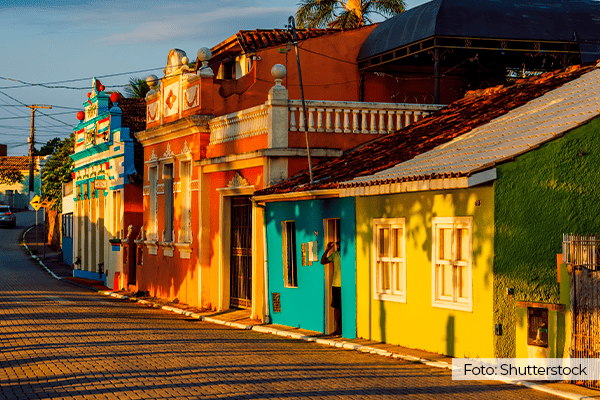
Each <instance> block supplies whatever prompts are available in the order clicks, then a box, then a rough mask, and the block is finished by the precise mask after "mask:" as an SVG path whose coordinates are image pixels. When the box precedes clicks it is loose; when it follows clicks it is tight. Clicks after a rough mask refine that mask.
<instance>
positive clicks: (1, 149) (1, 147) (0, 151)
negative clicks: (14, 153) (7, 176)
mask: <svg viewBox="0 0 600 400" xmlns="http://www.w3.org/2000/svg"><path fill="white" fill-rule="evenodd" d="M6 154H7V153H6V145H5V144H0V157H6Z"/></svg>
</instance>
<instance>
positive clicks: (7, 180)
mask: <svg viewBox="0 0 600 400" xmlns="http://www.w3.org/2000/svg"><path fill="white" fill-rule="evenodd" d="M22 180H23V173H22V172H21V170H19V169H18V168H16V167H14V166H8V165H0V185H14V184H15V183H18V182H21V181H22Z"/></svg>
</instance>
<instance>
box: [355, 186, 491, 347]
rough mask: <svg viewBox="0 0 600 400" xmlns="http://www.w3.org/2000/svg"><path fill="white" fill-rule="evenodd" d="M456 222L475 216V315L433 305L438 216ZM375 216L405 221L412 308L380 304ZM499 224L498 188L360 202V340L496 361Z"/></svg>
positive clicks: (408, 298) (408, 291)
mask: <svg viewBox="0 0 600 400" xmlns="http://www.w3.org/2000/svg"><path fill="white" fill-rule="evenodd" d="M477 201H479V202H480V203H476V202H477ZM476 204H479V206H477V205H476ZM453 216H472V218H473V227H472V230H473V232H472V240H473V244H472V248H473V252H472V271H473V275H472V291H473V306H472V312H469V311H460V310H451V309H447V308H438V307H434V306H432V290H433V289H432V287H433V281H432V279H433V277H432V218H434V217H453ZM374 218H405V223H406V225H405V226H406V303H401V302H393V301H381V300H378V299H375V298H374V295H373V290H374V289H373V219H374ZM493 223H494V199H493V189H492V188H491V186H483V187H478V188H472V189H461V190H449V191H445V192H442V191H431V192H417V193H404V194H395V195H385V196H366V197H358V198H357V199H356V254H357V257H356V265H357V273H356V280H357V282H358V285H357V327H358V329H357V332H358V336H359V337H362V338H366V339H371V340H377V341H383V342H386V343H391V344H399V345H402V346H406V347H410V348H417V349H423V350H427V351H432V352H436V353H441V354H448V355H453V356H456V357H463V356H469V357H492V355H493V347H492V344H493V334H494V325H493V320H492V282H493V277H492V262H493V240H494V237H493V235H494V232H493V227H494V225H493Z"/></svg>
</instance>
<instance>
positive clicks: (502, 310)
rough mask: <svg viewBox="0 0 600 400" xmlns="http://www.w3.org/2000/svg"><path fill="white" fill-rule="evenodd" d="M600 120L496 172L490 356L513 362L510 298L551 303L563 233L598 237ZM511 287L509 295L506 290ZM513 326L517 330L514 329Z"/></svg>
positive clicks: (555, 297) (555, 296) (556, 297)
mask: <svg viewBox="0 0 600 400" xmlns="http://www.w3.org/2000/svg"><path fill="white" fill-rule="evenodd" d="M599 131H600V119H596V120H594V121H591V122H589V123H588V124H586V125H584V126H582V127H579V128H577V129H575V130H574V131H572V132H569V133H567V134H566V135H565V136H564V137H562V138H560V139H557V140H554V141H552V142H549V143H547V144H545V145H543V146H541V147H540V148H539V149H536V150H534V151H531V152H529V153H526V154H524V155H523V156H520V157H518V158H517V159H516V160H515V161H513V162H510V163H507V164H504V165H500V166H498V167H497V172H498V178H497V180H496V182H495V184H494V198H495V212H494V214H495V232H496V235H495V240H494V246H495V248H494V252H495V260H494V321H495V322H497V323H501V324H502V325H503V335H502V336H497V337H496V338H495V352H496V354H495V355H496V356H497V357H515V355H516V353H517V351H516V346H521V345H522V343H520V342H517V335H516V332H517V327H518V328H519V329H521V328H523V326H522V325H523V323H526V320H525V321H524V320H523V319H522V318H521V319H518V318H517V312H516V308H515V302H516V301H517V300H524V301H536V302H543V303H558V302H559V285H558V281H557V266H556V254H558V253H560V252H562V234H563V233H578V234H585V233H598V232H600V218H598V216H599V215H600V185H599V182H600V136H599V133H600V132H599ZM507 288H514V290H515V294H514V296H507V295H506V289H507ZM517 325H519V326H517Z"/></svg>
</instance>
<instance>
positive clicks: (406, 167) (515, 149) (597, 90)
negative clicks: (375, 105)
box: [343, 69, 600, 186]
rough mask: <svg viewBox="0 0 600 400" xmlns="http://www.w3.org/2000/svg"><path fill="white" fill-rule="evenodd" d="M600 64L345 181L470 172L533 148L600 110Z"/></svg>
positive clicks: (371, 181) (372, 181) (354, 183)
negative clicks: (408, 156)
mask: <svg viewBox="0 0 600 400" xmlns="http://www.w3.org/2000/svg"><path fill="white" fill-rule="evenodd" d="M599 84H600V69H594V70H593V71H591V72H590V73H588V74H586V75H584V76H582V77H581V78H579V79H576V80H573V81H571V82H568V83H566V84H565V85H563V86H561V87H559V88H557V89H555V90H553V91H551V92H548V93H546V94H545V95H543V96H541V97H538V98H537V99H534V100H532V101H530V102H528V103H527V104H525V105H523V106H521V107H518V108H515V109H513V110H511V111H509V112H508V113H506V114H505V115H503V116H501V117H499V118H496V119H494V120H492V121H490V122H489V123H487V124H484V125H481V126H479V127H477V128H475V129H473V130H471V131H470V132H468V133H465V134H463V135H461V136H458V137H456V138H455V139H453V140H451V141H450V142H448V143H445V144H442V145H440V146H437V147H436V148H434V149H432V150H430V151H428V152H425V153H422V154H419V155H418V156H416V157H415V158H413V159H411V160H408V161H406V162H403V163H400V164H398V165H396V166H394V167H392V168H389V169H386V170H383V171H380V172H377V173H375V174H373V175H368V176H362V177H358V178H355V179H353V180H352V181H350V182H347V183H344V184H343V186H358V185H372V184H377V183H379V182H386V181H389V180H392V181H401V180H415V179H420V178H421V177H429V176H443V175H448V174H449V175H456V176H468V175H472V174H473V173H475V172H477V171H481V170H484V169H488V168H490V167H492V166H494V165H495V164H497V163H499V162H504V161H506V160H510V159H512V158H513V157H515V156H517V155H519V154H521V153H524V152H527V151H529V150H531V149H534V148H536V147H538V146H539V145H541V144H542V143H544V142H547V141H549V140H553V139H555V138H556V137H558V136H560V135H562V134H563V133H564V132H565V131H568V130H570V129H572V128H574V127H577V126H580V125H582V124H583V123H585V122H587V121H588V120H589V119H591V118H595V117H597V116H598V115H600V100H599V99H600V86H599Z"/></svg>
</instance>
